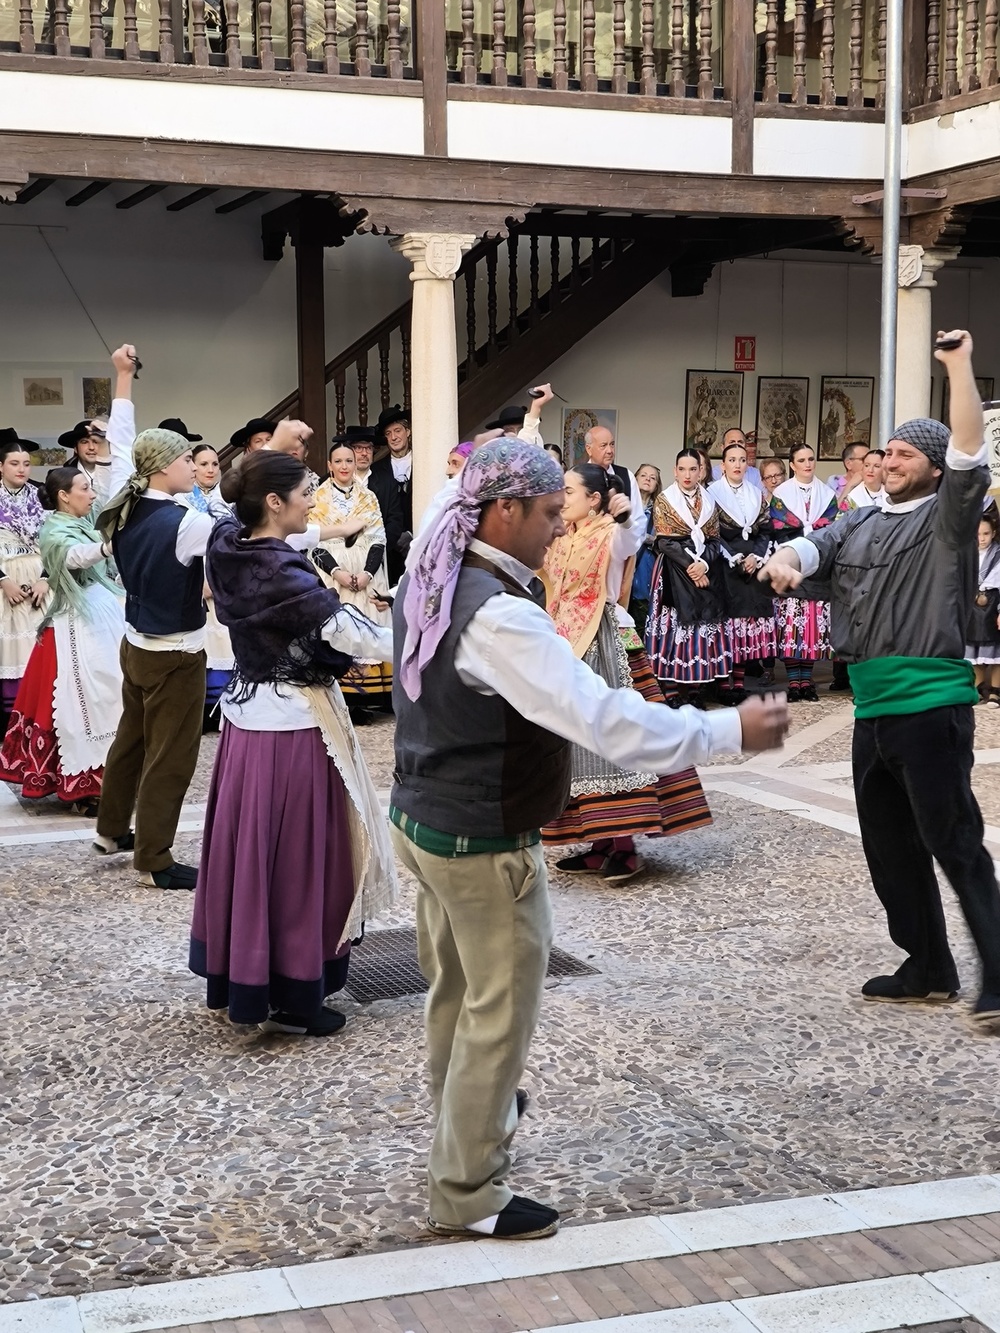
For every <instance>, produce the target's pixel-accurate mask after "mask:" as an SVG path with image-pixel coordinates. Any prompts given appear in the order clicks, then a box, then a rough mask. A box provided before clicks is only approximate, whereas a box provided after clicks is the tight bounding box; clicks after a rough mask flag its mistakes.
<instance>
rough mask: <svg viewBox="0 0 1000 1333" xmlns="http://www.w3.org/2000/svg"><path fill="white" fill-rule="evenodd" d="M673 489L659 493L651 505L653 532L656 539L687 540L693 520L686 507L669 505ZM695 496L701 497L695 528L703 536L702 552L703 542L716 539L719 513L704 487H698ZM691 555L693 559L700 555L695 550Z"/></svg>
mask: <svg viewBox="0 0 1000 1333" xmlns="http://www.w3.org/2000/svg"><path fill="white" fill-rule="evenodd" d="M675 489H676V488H675V487H674V486H671V487H670V488H669V489H668V490H665V491H661V492H660V494H659V495H658V496H657V497H656V503H655V504H654V505H653V531H654V532H655V533H656V535H657V536H658V537H674V538H679V539H683V538H689V537H691V534H692V528H693V524H694V520H693V518H692V515H691V514H690V512H689V511H688V509H687V507H686V505H684V506H683V507H682V506H681V505H678V504H677V503H676V502H675V503H671V498H670V495H671V491H674V490H675ZM696 494H697V495H699V496H700V497H701V507H700V509H699V511H698V517H699V522H698V524H697V526H698V527H699V528H700V530H701V532H702V534H703V541H702V550H704V549H705V542H710V541H714V540H717V539H718V536H719V511H718V509H717V507H716V504H715V501H714V500H713V499H712V497H711V496H710V495H709V494H708V492H707V491H706V490H705V488H704V486H699V487H698V490H697V492H696ZM706 514H707V517H706ZM691 554H692V557H693V558H695V559H700V558H701V554H700V552H699V551H697V549H695V550H694V551H692V553H691Z"/></svg>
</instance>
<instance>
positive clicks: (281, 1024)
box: [257, 1006, 347, 1037]
mask: <svg viewBox="0 0 1000 1333" xmlns="http://www.w3.org/2000/svg"><path fill="white" fill-rule="evenodd" d="M346 1022H347V1016H346V1015H345V1014H342V1013H341V1012H340V1010H339V1009H327V1008H326V1007H325V1006H324V1007H323V1008H322V1009H321V1010H320V1011H319V1013H318V1014H313V1016H312V1018H302V1017H300V1016H299V1015H298V1014H289V1013H286V1012H285V1010H284V1009H272V1010H271V1013H270V1014H269V1015H268V1017H267V1018H266V1019H265V1020H264V1022H263V1023H258V1024H257V1026H258V1028H260V1030H261V1032H287V1033H288V1034H289V1035H290V1036H293V1037H330V1036H332V1035H333V1033H334V1032H339V1031H340V1029H341V1028H342V1027H343V1026H344V1024H345V1023H346Z"/></svg>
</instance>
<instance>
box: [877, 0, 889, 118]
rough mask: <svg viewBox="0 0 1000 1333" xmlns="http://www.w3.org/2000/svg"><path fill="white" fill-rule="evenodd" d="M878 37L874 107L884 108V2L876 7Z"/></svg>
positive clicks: (885, 8) (885, 27)
mask: <svg viewBox="0 0 1000 1333" xmlns="http://www.w3.org/2000/svg"><path fill="white" fill-rule="evenodd" d="M877 23H878V37H877V39H876V53H877V55H878V79H877V82H876V84H875V105H876V106H877V107H884V106H885V50H886V37H887V32H888V27H889V12H888V6H887V5H886V4H885V2H884V0H881V3H880V4H879V7H878V19H877Z"/></svg>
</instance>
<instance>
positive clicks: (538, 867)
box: [390, 438, 788, 1239]
mask: <svg viewBox="0 0 1000 1333" xmlns="http://www.w3.org/2000/svg"><path fill="white" fill-rule="evenodd" d="M563 495H564V491H563V473H562V469H561V468H560V467H559V465H558V463H556V462H555V461H554V460H553V459H552V458H551V457H550V455H549V454H547V453H546V452H545V451H544V450H542V449H539V448H538V447H537V445H534V444H527V443H525V442H523V441H521V440H518V439H513V438H504V439H500V440H495V441H493V442H491V443H490V444H487V445H485V446H484V447H482V448H480V449H478V450H476V451H475V452H474V453H473V454H472V455H471V456H470V458H469V461H468V462H467V463H466V465H465V467H464V468H463V470H462V472H461V473H459V475H458V477H456V478H455V479H454V480H453V481H452V482H450V483H449V485H448V486H447V487H445V489H444V491H443V492H442V493H441V496H440V497H439V498H438V500H437V501H436V502H435V505H434V509H435V513H434V514H433V515H432V516H431V518H430V521H429V522H428V523H427V525H426V526H425V528H424V529H423V531H422V532H421V534H420V536H419V537H418V539H417V541H416V542H415V544H414V548H413V550H412V551H411V554H410V559H409V573H408V574H407V575H406V577H405V578H404V580H403V583H402V585H401V587H400V590H399V594H398V595H397V597H396V601H395V607H394V611H393V614H394V629H395V639H396V662H395V670H394V688H393V703H394V707H395V711H396V718H397V725H396V772H395V779H396V781H395V785H394V787H393V789H392V797H391V808H390V818H391V820H392V823H393V826H394V827H393V829H392V834H393V842H394V845H395V847H396V851H397V854H398V856H399V858H400V860H401V861H402V863H403V865H404V866H405V867H406V868H407V869H408V870H409V871H410V872H411V873H412V874H413V875H414V877H415V878H416V881H417V887H418V893H417V933H418V943H419V956H420V966H421V970H422V971H423V973H424V975H425V976H426V977H427V980H428V983H429V988H430V989H429V993H428V997H427V1010H426V1023H427V1045H428V1062H429V1067H430V1079H431V1088H432V1092H433V1096H434V1104H435V1109H436V1112H437V1128H436V1132H435V1135H434V1142H433V1146H432V1148H431V1155H430V1161H429V1164H428V1172H429V1180H430V1219H429V1225H430V1226H431V1228H432V1230H434V1231H437V1232H439V1233H441V1234H446V1235H450V1234H465V1233H470V1232H471V1233H473V1234H479V1235H486V1236H496V1237H498V1238H515V1239H530V1238H533V1237H537V1236H548V1235H551V1234H552V1233H553V1232H554V1231H555V1230H556V1229H557V1227H558V1222H559V1214H558V1213H557V1212H556V1211H555V1209H553V1208H550V1207H547V1206H546V1205H544V1204H542V1203H538V1202H535V1201H534V1200H532V1199H526V1198H522V1197H519V1196H517V1195H515V1194H513V1193H512V1192H511V1190H510V1189H509V1187H508V1186H507V1184H506V1180H505V1178H506V1176H507V1174H508V1172H509V1170H510V1155H509V1152H508V1148H509V1145H510V1140H511V1137H512V1135H513V1133H514V1130H515V1128H516V1125H517V1106H518V1099H517V1084H518V1079H519V1078H520V1075H521V1073H522V1071H523V1069H524V1063H525V1059H526V1056H527V1051H528V1046H529V1043H530V1041H531V1037H532V1033H533V1032H534V1029H535V1023H536V1021H537V1018H538V1012H539V1008H540V1005H541V996H542V986H543V983H544V980H545V972H546V967H547V964H548V954H549V944H550V942H551V938H552V914H551V908H550V904H549V896H548V887H547V882H546V872H545V861H544V859H543V856H542V849H541V836H540V833H539V829H540V826H541V825H542V824H545V823H547V822H548V821H549V820H551V819H554V818H555V817H556V816H557V815H559V814H561V813H562V811H563V809H564V808H565V805H566V802H567V799H568V796H569V778H570V762H569V750H570V743H571V742H575V743H576V744H578V745H582V746H585V747H586V748H587V749H589V750H592V751H595V752H597V753H599V754H602V755H604V756H605V757H607V758H608V759H610V760H612V761H613V762H615V763H617V764H620V765H622V766H623V767H626V768H634V769H639V770H641V771H644V772H652V773H673V772H676V771H677V770H678V769H681V768H685V767H687V766H688V765H690V764H693V763H703V762H705V761H706V760H708V759H709V758H710V757H711V756H712V755H714V754H720V753H724V752H732V751H737V750H739V749H740V748H741V747H743V748H747V749H752V750H763V749H770V748H773V747H777V746H779V745H780V744H781V741H782V737H783V736H784V734H785V731H786V730H787V726H788V710H787V707H786V705H785V703H784V700H783V699H769V700H767V701H764V700H762V699H759V698H758V699H755V700H753V701H752V703H748V704H744V705H742V706H741V708H740V709H739V710H736V711H730V710H723V711H720V712H717V713H710V714H706V713H701V712H698V711H697V710H696V709H693V708H683V709H680V710H678V711H676V712H675V711H674V710H672V709H669V708H664V707H662V706H660V707H658V706H657V705H655V704H649V703H646V702H645V700H643V699H642V697H641V696H640V695H639V694H638V692H637V691H635V690H630V689H625V690H612V689H609V687H608V686H607V685H606V684H605V683H604V681H603V680H602V679H601V677H600V676H598V675H597V674H596V673H595V672H593V671H591V670H590V668H589V667H587V666H586V665H585V664H584V663H583V662H581V661H579V660H578V659H577V658H576V657H575V656H574V653H573V650H572V648H571V647H570V645H569V643H568V641H567V640H566V639H563V638H560V637H559V635H558V634H557V633H556V629H555V625H554V623H553V621H552V620H551V619H550V618H549V616H548V615H546V613H545V611H544V609H543V606H542V605H541V604H540V603H539V600H538V599H539V597H540V596H541V597H542V599H544V594H543V593H541V590H540V584H539V581H538V579H537V578H535V577H534V575H533V573H532V571H533V570H535V569H538V568H539V567H540V566H541V564H542V560H543V558H544V555H545V550H546V548H547V547H548V546H549V544H550V543H551V542H552V541H553V540H554V539H555V538H556V537H558V536H560V535H561V534H562V533H563V532H564V531H565V529H564V526H563V521H562V516H561V515H562V505H563ZM428 667H429V668H430V669H429V670H428V669H426V668H428Z"/></svg>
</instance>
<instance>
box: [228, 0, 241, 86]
mask: <svg viewBox="0 0 1000 1333" xmlns="http://www.w3.org/2000/svg"><path fill="white" fill-rule="evenodd" d="M225 15H226V68H227V69H242V68H243V53H242V51H241V50H240V3H239V0H225Z"/></svg>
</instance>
